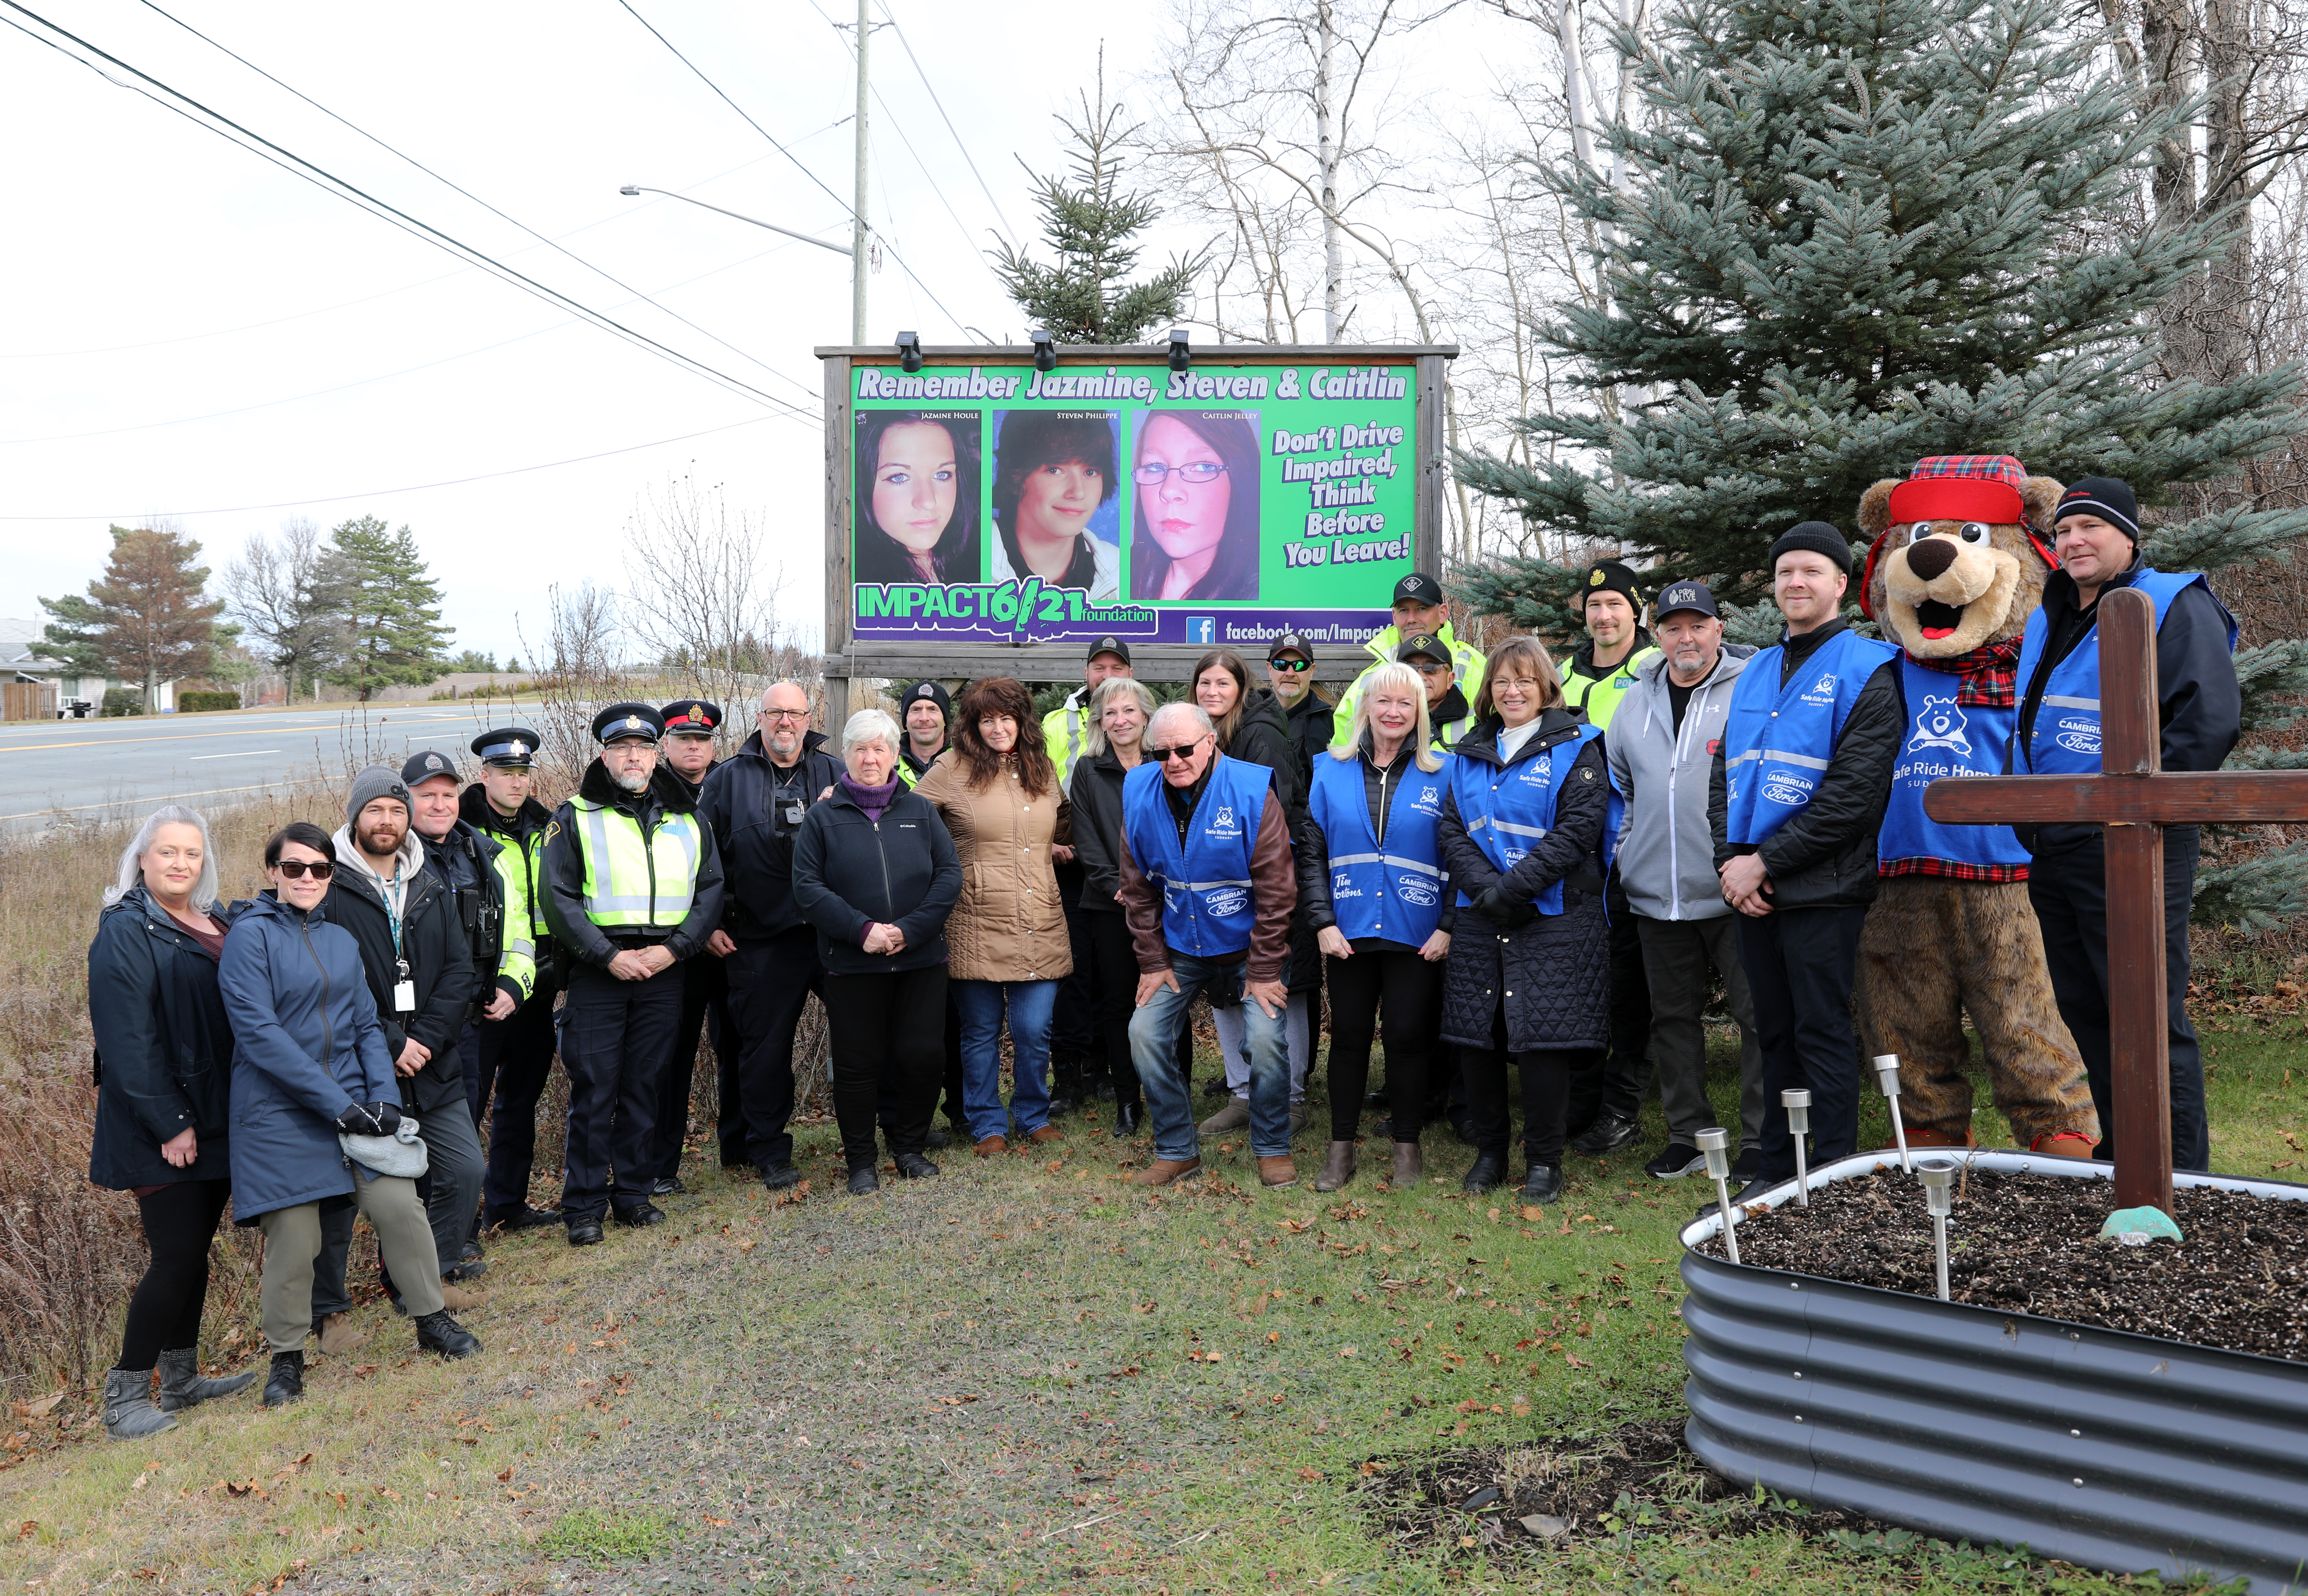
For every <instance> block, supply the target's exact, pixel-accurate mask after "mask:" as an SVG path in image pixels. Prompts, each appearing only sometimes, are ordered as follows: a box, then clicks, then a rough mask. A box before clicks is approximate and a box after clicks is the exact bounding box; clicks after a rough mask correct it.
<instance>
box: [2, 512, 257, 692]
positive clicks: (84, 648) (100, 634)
mask: <svg viewBox="0 0 2308 1596" xmlns="http://www.w3.org/2000/svg"><path fill="white" fill-rule="evenodd" d="M200 553H201V545H199V544H197V543H195V542H194V541H193V540H192V539H191V538H189V537H186V536H185V535H184V534H182V533H181V532H175V531H170V530H167V529H165V528H164V529H160V530H154V529H152V528H142V527H140V528H127V527H115V528H112V554H111V557H110V558H109V559H108V560H107V561H106V562H105V566H104V574H103V575H102V576H101V577H99V578H98V579H96V580H95V581H92V582H90V584H89V585H88V596H87V597H86V598H79V597H70V598H65V599H59V600H56V601H55V602H51V601H49V600H47V599H45V598H43V599H39V601H38V602H39V605H40V607H41V608H42V609H45V610H47V612H48V614H51V615H54V616H55V617H56V621H55V622H52V623H50V624H49V625H48V626H47V629H46V637H45V639H44V640H43V641H41V642H39V643H36V644H34V645H33V646H32V652H33V653H35V654H39V655H45V656H48V657H50V658H53V659H59V660H62V661H64V662H65V664H67V665H72V666H73V667H74V668H75V669H78V670H80V671H82V672H83V673H85V674H91V675H102V674H108V673H109V674H117V675H119V676H121V677H122V678H124V679H125V680H127V681H131V682H141V683H142V691H143V695H144V712H145V713H146V714H147V715H157V714H158V713H159V708H160V705H159V697H160V684H161V683H162V682H174V681H177V680H178V679H179V678H181V677H185V676H197V675H200V674H202V673H203V672H205V671H206V670H207V668H208V666H209V665H210V663H211V658H212V656H213V655H214V652H215V648H216V646H217V644H218V643H219V642H220V641H223V642H229V641H231V640H232V639H233V638H234V637H237V636H238V633H237V631H236V632H232V633H230V634H228V636H226V637H224V638H222V639H220V638H219V637H218V635H217V628H216V619H217V617H218V616H219V615H220V614H223V613H224V605H221V604H217V603H213V602H211V600H210V598H209V596H208V592H207V588H208V579H209V571H208V567H207V566H205V565H195V564H194V561H195V560H197V559H199V558H200ZM91 667H93V668H91Z"/></svg>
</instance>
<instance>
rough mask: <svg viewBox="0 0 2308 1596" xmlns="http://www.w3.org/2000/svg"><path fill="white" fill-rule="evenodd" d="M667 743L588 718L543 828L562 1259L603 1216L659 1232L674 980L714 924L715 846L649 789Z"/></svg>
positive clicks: (654, 721) (656, 730)
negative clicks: (563, 1081)
mask: <svg viewBox="0 0 2308 1596" xmlns="http://www.w3.org/2000/svg"><path fill="white" fill-rule="evenodd" d="M664 729H665V728H664V723H663V722H662V721H661V720H659V717H658V713H657V711H656V710H655V709H653V708H650V706H649V705H647V704H631V703H626V704H612V705H610V706H609V707H608V708H606V709H604V710H602V711H601V712H600V713H599V715H597V716H594V717H593V737H594V740H595V741H596V742H599V743H600V744H601V753H600V757H599V758H598V759H595V760H594V761H593V762H592V763H591V764H590V765H589V766H587V767H586V768H585V776H584V778H583V780H581V782H579V783H578V786H577V795H576V796H575V797H573V798H572V799H570V800H569V802H566V803H564V804H563V805H562V806H561V807H560V809H558V810H557V811H555V813H554V816H553V821H552V823H551V824H550V825H549V826H547V828H546V833H545V871H544V877H545V880H544V885H545V919H546V923H547V924H548V925H550V926H551V927H552V928H553V935H554V938H555V940H556V941H558V942H559V943H560V944H561V946H562V948H564V950H565V952H566V954H567V956H568V957H569V961H570V974H569V1001H568V1006H567V1009H566V1012H565V1013H564V1016H563V1027H564V1028H563V1032H562V1042H561V1061H562V1064H563V1065H564V1068H567V1069H568V1071H569V1137H568V1151H567V1154H566V1158H565V1170H564V1175H563V1183H562V1193H561V1217H562V1222H563V1223H564V1224H565V1225H566V1226H567V1227H568V1231H569V1244H570V1245H571V1246H572V1247H590V1246H592V1245H593V1244H595V1243H596V1242H599V1240H601V1221H602V1219H603V1217H604V1216H605V1214H607V1212H608V1211H609V1210H610V1209H611V1208H612V1207H613V1206H614V1208H615V1211H616V1218H617V1223H620V1224H627V1225H652V1224H663V1223H665V1212H664V1210H662V1209H660V1208H659V1207H658V1206H656V1205H655V1204H654V1203H652V1202H650V1200H649V1199H650V1188H651V1187H652V1185H653V1184H654V1182H655V1171H654V1170H653V1168H652V1167H651V1166H652V1161H653V1155H654V1154H655V1152H656V1146H655V1142H654V1136H653V1133H654V1131H655V1129H656V1123H657V1102H658V1093H659V1087H660V1086H661V1085H662V1083H663V1080H664V1077H665V1068H666V1065H667V1061H668V1060H670V1059H671V1057H672V1054H673V1046H674V1036H675V1033H676V1031H677V1030H678V1029H679V1027H680V1024H681V997H682V987H683V981H682V975H681V972H680V970H679V969H677V968H676V965H679V964H680V962H681V961H682V960H684V959H685V958H691V957H695V956H696V955H697V954H699V953H701V952H702V951H704V948H705V938H706V935H707V933H708V932H709V931H710V930H711V929H712V928H713V926H714V925H715V924H717V923H718V922H719V919H720V914H721V864H720V860H719V855H718V854H716V853H715V851H714V846H713V837H712V833H711V832H710V831H708V830H707V829H706V828H705V827H704V826H702V825H701V824H700V823H699V822H698V819H697V815H696V812H695V806H694V805H693V803H691V802H690V801H689V798H688V794H687V792H686V790H685V789H682V790H675V789H674V788H672V787H671V786H670V785H668V786H667V787H662V788H660V787H657V786H654V785H652V784H651V782H650V777H651V775H652V774H653V773H654V772H655V771H656V769H657V756H658V739H659V736H661V735H662V734H663V733H664ZM612 1171H615V1172H616V1175H617V1177H618V1184H617V1186H616V1192H615V1194H614V1196H613V1195H612V1193H611V1190H610V1176H611V1172H612Z"/></svg>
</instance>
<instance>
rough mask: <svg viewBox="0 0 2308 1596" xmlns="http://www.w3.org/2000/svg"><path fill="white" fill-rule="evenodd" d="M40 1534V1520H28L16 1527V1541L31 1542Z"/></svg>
mask: <svg viewBox="0 0 2308 1596" xmlns="http://www.w3.org/2000/svg"><path fill="white" fill-rule="evenodd" d="M39 1532H40V1522H39V1520H38V1519H33V1518H28V1519H26V1520H25V1521H24V1522H23V1523H21V1524H18V1525H17V1526H16V1539H17V1540H31V1539H32V1537H34V1536H35V1535H38V1534H39Z"/></svg>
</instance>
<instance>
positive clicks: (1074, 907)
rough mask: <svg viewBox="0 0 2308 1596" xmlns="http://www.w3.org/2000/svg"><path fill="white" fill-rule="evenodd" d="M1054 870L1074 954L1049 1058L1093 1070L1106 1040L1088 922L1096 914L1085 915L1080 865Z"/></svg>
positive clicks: (1054, 1011) (1055, 1013) (1054, 1012)
mask: <svg viewBox="0 0 2308 1596" xmlns="http://www.w3.org/2000/svg"><path fill="white" fill-rule="evenodd" d="M1051 868H1052V869H1053V870H1054V871H1056V873H1057V878H1058V904H1059V906H1060V907H1062V908H1064V910H1065V912H1066V943H1067V946H1068V947H1069V948H1071V949H1072V953H1073V956H1074V967H1073V970H1072V973H1071V974H1065V975H1062V976H1060V977H1059V978H1058V991H1057V1001H1056V1002H1055V1004H1054V1005H1053V1006H1052V1008H1051V1009H1050V1058H1051V1059H1052V1060H1053V1061H1055V1060H1058V1059H1061V1058H1063V1059H1067V1060H1072V1059H1087V1060H1090V1061H1091V1064H1092V1065H1093V1067H1094V1066H1095V1065H1096V1063H1097V1060H1098V1056H1099V1054H1100V1052H1101V1051H1103V1048H1102V1043H1103V1042H1104V1040H1105V1039H1104V1037H1103V1036H1102V1035H1101V1034H1100V1030H1101V1028H1100V1026H1099V1025H1098V977H1097V974H1096V972H1095V971H1093V970H1092V969H1091V967H1090V966H1091V965H1093V964H1094V963H1095V962H1096V959H1097V953H1096V950H1095V949H1093V948H1091V946H1090V932H1089V925H1088V924H1087V923H1085V922H1087V921H1089V920H1090V919H1092V918H1094V917H1095V915H1096V911H1092V912H1091V914H1083V913H1082V908H1081V894H1082V882H1083V880H1084V877H1083V873H1082V867H1081V865H1079V864H1072V863H1063V862H1062V863H1059V864H1055V865H1053V866H1052V867H1051Z"/></svg>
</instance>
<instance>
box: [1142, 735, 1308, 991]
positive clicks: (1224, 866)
mask: <svg viewBox="0 0 2308 1596" xmlns="http://www.w3.org/2000/svg"><path fill="white" fill-rule="evenodd" d="M1273 780H1274V772H1272V771H1271V770H1269V769H1268V768H1266V767H1265V766H1263V765H1246V764H1244V762H1243V761H1241V760H1240V759H1227V757H1226V756H1225V755H1224V754H1219V755H1218V756H1217V757H1216V758H1215V759H1213V760H1212V762H1211V768H1210V775H1209V777H1207V778H1206V779H1205V780H1204V782H1203V784H1202V795H1201V798H1200V799H1198V800H1197V801H1196V802H1195V804H1194V815H1193V819H1192V820H1190V821H1188V822H1187V825H1186V840H1185V842H1184V845H1180V843H1179V841H1178V823H1177V821H1176V820H1175V819H1172V818H1171V814H1170V800H1169V798H1168V796H1167V794H1165V793H1164V791H1163V783H1162V768H1161V767H1160V766H1158V765H1154V764H1142V765H1140V766H1138V767H1137V768H1135V769H1133V770H1132V771H1131V773H1130V774H1129V775H1128V776H1126V777H1123V781H1122V823H1123V825H1124V827H1125V828H1127V829H1128V831H1129V833H1130V852H1131V854H1132V857H1133V858H1134V859H1135V860H1136V862H1137V864H1138V869H1139V872H1140V873H1141V875H1143V876H1144V877H1145V878H1146V880H1148V881H1149V882H1150V883H1151V884H1152V885H1154V886H1157V887H1159V888H1161V889H1162V940H1163V941H1165V942H1167V944H1169V945H1170V946H1171V947H1172V948H1176V949H1177V950H1178V951H1179V952H1180V953H1183V954H1185V955H1187V956H1188V957H1192V958H1216V957H1219V956H1220V955H1222V954H1228V953H1240V952H1242V951H1243V950H1244V949H1245V948H1248V947H1249V946H1250V931H1251V927H1252V925H1253V924H1254V923H1255V922H1256V921H1257V918H1258V915H1257V906H1256V905H1255V904H1254V903H1253V901H1252V897H1251V886H1250V856H1251V853H1252V851H1253V849H1255V848H1256V847H1257V846H1258V826H1259V822H1260V821H1261V820H1262V819H1265V816H1266V791H1267V788H1268V786H1269V785H1270V784H1271V783H1272V782H1273Z"/></svg>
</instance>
